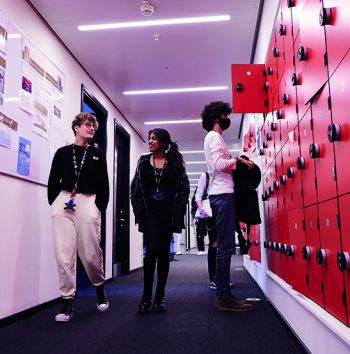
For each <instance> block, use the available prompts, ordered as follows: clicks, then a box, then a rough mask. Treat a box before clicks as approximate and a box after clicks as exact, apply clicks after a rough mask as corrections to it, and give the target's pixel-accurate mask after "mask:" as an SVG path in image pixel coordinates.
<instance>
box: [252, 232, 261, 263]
mask: <svg viewBox="0 0 350 354" xmlns="http://www.w3.org/2000/svg"><path fill="white" fill-rule="evenodd" d="M249 238H250V241H251V246H250V249H249V256H250V259H251V260H253V261H256V262H261V255H260V225H252V226H251V229H250V234H249Z"/></svg>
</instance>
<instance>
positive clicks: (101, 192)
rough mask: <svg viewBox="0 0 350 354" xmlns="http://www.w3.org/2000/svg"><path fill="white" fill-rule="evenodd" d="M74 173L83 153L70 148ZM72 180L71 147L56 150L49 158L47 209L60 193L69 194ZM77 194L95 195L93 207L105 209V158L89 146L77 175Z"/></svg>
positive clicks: (77, 148)
mask: <svg viewBox="0 0 350 354" xmlns="http://www.w3.org/2000/svg"><path fill="white" fill-rule="evenodd" d="M74 148H75V155H76V160H77V166H78V170H79V168H80V163H81V160H82V158H83V155H84V152H85V146H78V145H74ZM75 182H76V176H75V171H74V165H73V145H68V146H64V147H61V148H59V149H58V150H57V151H56V154H55V156H54V158H53V161H52V165H51V171H50V177H49V182H48V189H47V195H48V200H49V204H50V205H51V204H52V203H53V202H54V200H55V199H56V198H57V196H58V195H59V193H60V192H61V190H64V191H67V192H72V190H73V187H74V184H75ZM77 192H78V193H85V194H96V206H97V207H98V209H99V210H105V209H106V208H107V204H108V200H109V182H108V173H107V162H106V158H105V156H104V154H103V152H102V150H101V149H98V148H96V147H94V146H89V147H88V149H87V152H86V157H85V162H84V165H83V167H82V169H81V172H80V177H79V180H78V186H77Z"/></svg>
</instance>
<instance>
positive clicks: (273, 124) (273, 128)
mask: <svg viewBox="0 0 350 354" xmlns="http://www.w3.org/2000/svg"><path fill="white" fill-rule="evenodd" d="M270 128H271V131H273V132H274V131H276V130H277V125H276V123H274V122H272V123H271V124H270Z"/></svg>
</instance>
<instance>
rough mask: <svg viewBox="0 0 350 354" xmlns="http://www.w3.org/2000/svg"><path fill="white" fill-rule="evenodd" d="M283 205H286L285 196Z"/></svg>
mask: <svg viewBox="0 0 350 354" xmlns="http://www.w3.org/2000/svg"><path fill="white" fill-rule="evenodd" d="M283 205H286V197H283Z"/></svg>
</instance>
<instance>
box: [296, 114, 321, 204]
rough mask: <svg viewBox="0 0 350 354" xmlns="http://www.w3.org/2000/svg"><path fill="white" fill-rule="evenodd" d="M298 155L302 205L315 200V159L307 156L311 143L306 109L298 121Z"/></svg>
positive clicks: (309, 118)
mask: <svg viewBox="0 0 350 354" xmlns="http://www.w3.org/2000/svg"><path fill="white" fill-rule="evenodd" d="M299 136H300V156H299V158H297V161H296V162H297V167H298V168H299V169H301V170H302V181H303V198H304V206H309V205H312V204H315V203H316V202H317V194H316V184H315V183H316V180H315V178H316V176H315V161H314V159H311V158H310V157H309V147H310V144H312V143H313V137H312V130H311V112H310V111H308V112H307V113H306V115H305V116H304V118H303V119H302V120H301V122H300V123H299Z"/></svg>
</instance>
